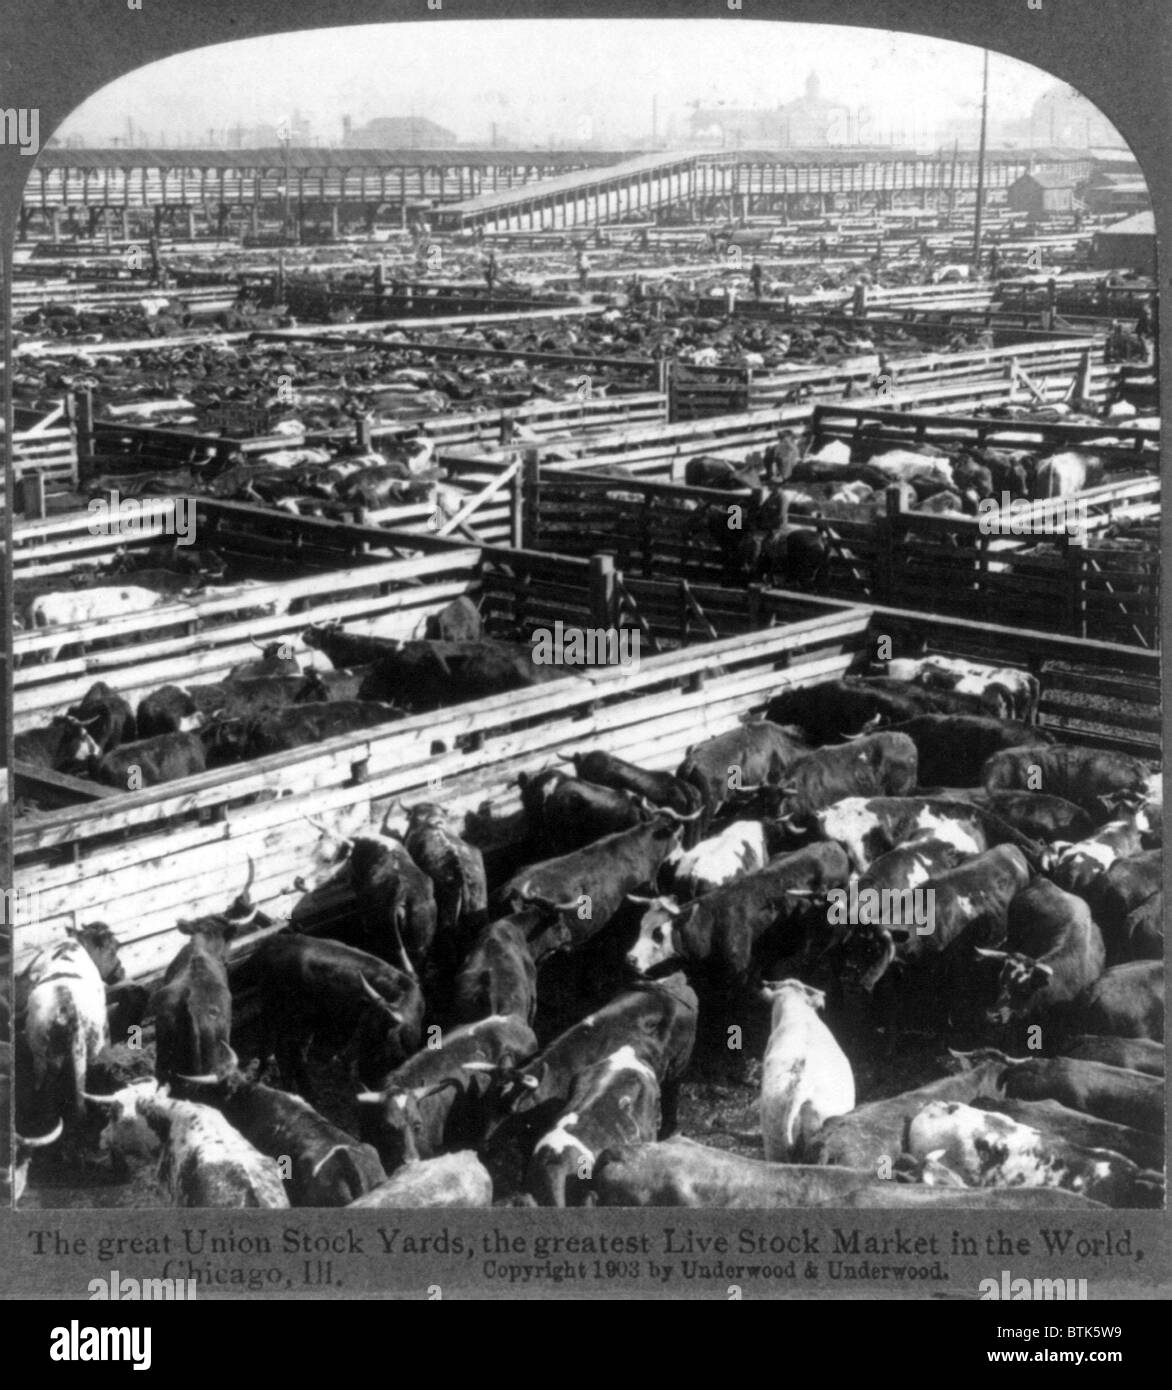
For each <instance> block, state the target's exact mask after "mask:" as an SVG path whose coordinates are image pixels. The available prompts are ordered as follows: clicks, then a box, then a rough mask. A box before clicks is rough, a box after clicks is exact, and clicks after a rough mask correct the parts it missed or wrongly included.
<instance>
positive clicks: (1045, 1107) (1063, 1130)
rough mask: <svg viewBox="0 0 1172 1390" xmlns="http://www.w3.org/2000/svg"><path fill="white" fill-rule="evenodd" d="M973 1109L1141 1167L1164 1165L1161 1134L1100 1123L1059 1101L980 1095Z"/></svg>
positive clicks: (1159, 1166)
mask: <svg viewBox="0 0 1172 1390" xmlns="http://www.w3.org/2000/svg"><path fill="white" fill-rule="evenodd" d="M973 1106H974V1108H975V1109H977V1110H996V1111H997V1113H998V1114H999V1115H1006V1116H1008V1117H1009V1119H1011V1120H1016V1121H1017V1122H1018V1123H1019V1124H1023V1125H1029V1126H1030V1127H1031V1128H1032V1129H1036V1130H1039V1131H1040V1132H1041V1133H1042V1134H1044V1135H1045V1136H1046V1137H1047V1138H1048V1139H1049V1138H1056V1139H1061V1140H1064V1141H1065V1142H1067V1143H1071V1144H1078V1145H1079V1146H1080V1147H1081V1148H1084V1149H1111V1150H1112V1151H1113V1152H1114V1153H1117V1154H1122V1155H1123V1157H1124V1158H1128V1159H1130V1160H1131V1162H1132V1163H1138V1164H1139V1166H1140V1167H1141V1168H1162V1167H1163V1166H1164V1139H1163V1135H1159V1134H1145V1133H1144V1131H1143V1130H1142V1129H1133V1128H1132V1127H1131V1126H1130V1125H1119V1124H1115V1123H1114V1122H1113V1121H1111V1120H1101V1119H1099V1118H1098V1117H1097V1116H1095V1115H1088V1114H1085V1113H1084V1112H1083V1111H1081V1110H1072V1109H1071V1108H1070V1107H1069V1106H1068V1105H1063V1104H1062V1103H1061V1101H1057V1100H1015V1099H1013V1098H1011V1097H1010V1096H998V1097H996V1099H993V1098H991V1097H988V1096H982V1097H978V1098H977V1099H976V1100H974V1102H973Z"/></svg>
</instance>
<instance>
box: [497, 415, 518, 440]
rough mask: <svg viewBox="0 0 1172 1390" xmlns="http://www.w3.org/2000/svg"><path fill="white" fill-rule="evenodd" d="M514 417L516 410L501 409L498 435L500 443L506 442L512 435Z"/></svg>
mask: <svg viewBox="0 0 1172 1390" xmlns="http://www.w3.org/2000/svg"><path fill="white" fill-rule="evenodd" d="M515 419H516V412H515V411H512V410H502V411H501V417H500V434H499V436H498V439H499V442H500V443H501V444H507V443H508V442H509V441H510V440H511V439H512V437H513V421H514V420H515Z"/></svg>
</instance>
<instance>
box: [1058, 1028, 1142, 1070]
mask: <svg viewBox="0 0 1172 1390" xmlns="http://www.w3.org/2000/svg"><path fill="white" fill-rule="evenodd" d="M1062 1055H1063V1056H1064V1057H1073V1058H1075V1059H1080V1060H1082V1061H1084V1062H1106V1063H1107V1065H1108V1066H1111V1067H1124V1068H1126V1069H1127V1070H1129V1071H1139V1072H1143V1073H1144V1075H1145V1076H1163V1075H1164V1044H1163V1043H1161V1042H1154V1041H1152V1039H1150V1038H1108V1037H1101V1036H1099V1035H1097V1034H1095V1033H1083V1034H1082V1035H1081V1036H1079V1037H1075V1038H1068V1039H1067V1040H1066V1041H1065V1042H1064V1043H1063V1044H1062Z"/></svg>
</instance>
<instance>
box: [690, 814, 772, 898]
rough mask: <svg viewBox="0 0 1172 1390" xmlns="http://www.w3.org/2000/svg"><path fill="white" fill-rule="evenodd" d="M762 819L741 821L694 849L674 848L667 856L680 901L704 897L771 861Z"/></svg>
mask: <svg viewBox="0 0 1172 1390" xmlns="http://www.w3.org/2000/svg"><path fill="white" fill-rule="evenodd" d="M767 838H768V837H767V833H766V828H765V824H764V822H762V821H755V820H738V821H733V823H732V824H731V825H729V826H726V827H725V829H724V830H722V831H721V832H720V834H719V835H713V836H711V837H710V838H709V839H707V840H701V841H700V843H699V844H698V845H696V846H694V847H693V848H692V849H688V850H685V849H677V850H673V851H672V853H671V854H669V855H668V857H667V859H666V861H665V862H666V864H667V865H668V867H669V869H670V871H671V875H672V878H671V883H672V891H673V895H674V897H675V898H676V899H677V900H678V901H680V902H687V901H689V900H690V899H692V898H699V897H703V895H704V894H705V893H711V892H712V890H713V889H714V888H719V887H720V886H721V884H724V883H731V882H732V880H733V879H735V878H743V877H744V876H745V874H751V873H755V872H756V870H758V869H763V868H764V867H765V865H766V864H768V863H769V846H768V844H767V843H766V841H767Z"/></svg>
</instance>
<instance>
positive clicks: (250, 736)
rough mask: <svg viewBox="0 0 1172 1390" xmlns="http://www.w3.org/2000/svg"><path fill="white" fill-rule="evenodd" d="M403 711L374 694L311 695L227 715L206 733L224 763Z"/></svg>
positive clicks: (212, 752) (212, 754) (211, 751)
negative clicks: (356, 697) (319, 698)
mask: <svg viewBox="0 0 1172 1390" xmlns="http://www.w3.org/2000/svg"><path fill="white" fill-rule="evenodd" d="M401 717H402V711H401V710H399V709H396V708H395V707H394V706H392V705H387V704H381V703H379V702H377V701H374V700H365V699H363V700H325V701H310V702H309V703H307V704H297V705H289V706H286V707H285V708H279V709H269V710H260V711H257V712H253V713H247V714H243V715H236V716H232V717H228V718H223V719H220V720H218V721H216V722H215V723H213V724H209V725H208V726H207V727H206V728H205V730H204V731H203V736H204V739H205V741H206V743H207V745H208V757H209V760H210V761H213V762H215V763H216V764H219V765H222V764H225V763H231V762H237V761H241V760H247V759H250V758H264V757H268V756H269V755H270V754H272V753H287V752H290V751H291V750H292V749H294V748H302V747H304V746H305V745H306V744H307V743H321V742H323V741H324V740H326V739H331V738H339V737H341V736H342V735H343V734H349V733H354V732H357V730H359V729H370V728H373V727H375V726H376V725H379V724H386V723H388V722H389V721H390V720H392V719H399V718H401Z"/></svg>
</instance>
